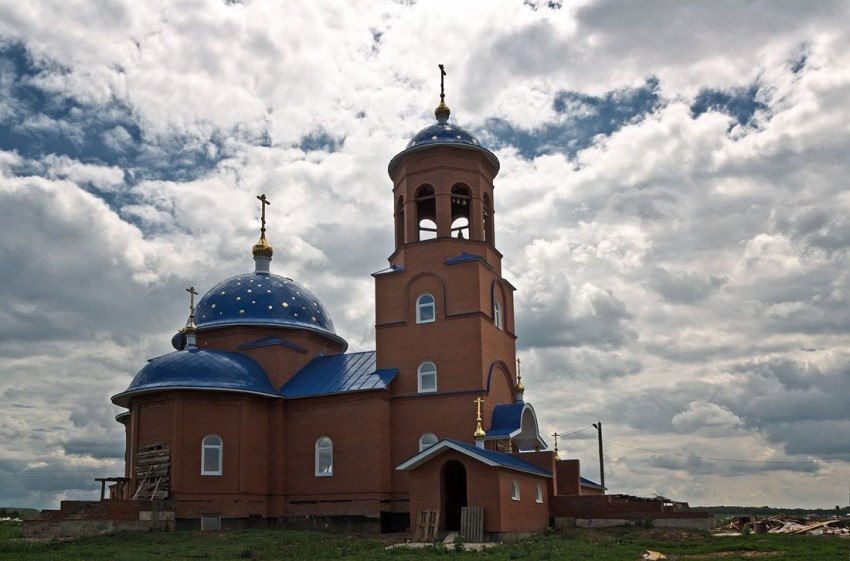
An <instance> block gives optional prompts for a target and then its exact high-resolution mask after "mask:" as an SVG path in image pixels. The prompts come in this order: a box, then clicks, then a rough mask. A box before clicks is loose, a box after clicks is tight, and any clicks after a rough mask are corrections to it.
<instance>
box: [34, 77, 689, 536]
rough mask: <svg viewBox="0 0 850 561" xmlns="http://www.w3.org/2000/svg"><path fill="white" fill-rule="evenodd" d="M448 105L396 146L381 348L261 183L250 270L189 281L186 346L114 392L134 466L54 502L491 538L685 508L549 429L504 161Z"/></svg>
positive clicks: (96, 514)
mask: <svg viewBox="0 0 850 561" xmlns="http://www.w3.org/2000/svg"><path fill="white" fill-rule="evenodd" d="M441 90H442V88H441ZM449 115H450V110H449V108H448V107H447V105H446V104H445V95H444V93H443V92H442V91H441V95H440V103H439V105H438V106H437V108H436V110H435V117H436V122H435V123H434V124H432V125H431V126H428V127H426V128H425V129H423V130H421V131H420V132H419V133H417V134H416V135H415V136H414V137H413V138H412V139H411V140H410V142H409V143H408V145H407V146H406V147H405V148H404V149H403V150H402V151H401V152H399V153H398V154H397V155H395V156H394V157H393V158H392V159H391V160H390V162H389V166H388V173H389V177H390V179H391V181H392V197H393V201H392V208H393V225H394V229H395V236H394V240H395V244H394V247H393V248H388V250H389V249H391V250H392V251H391V253H390V256H389V266H388V267H386V268H384V269H382V270H380V271H378V272H376V273H374V274H373V277H374V282H375V350H374V351H368V352H357V353H347V352H346V351H347V347H348V344H347V343H346V341H345V340H344V339H343V338H342V337H340V336H339V335H338V334H337V333H336V331H335V330H334V324H333V321H332V320H331V314H330V313H329V311H328V310H327V309H325V307H324V306H323V305H322V303H321V301H320V300H319V298H318V297H317V296H316V295H314V294H313V293H312V292H311V291H310V290H309V289H308V288H307V287H306V286H305V285H302V284H301V283H299V282H297V281H295V280H292V279H289V278H286V277H283V276H280V275H278V274H275V272H274V265H273V262H272V257H273V255H274V250H273V248H272V245H271V244H270V243H269V241H268V240H267V239H266V211H267V206H268V205H270V204H271V203H272V202H271V201H269V200H268V199H267V198H266V197H265V195H262V196H260V197H258V199H259V200H260V205H261V206H260V208H261V209H262V222H261V228H260V236H259V241H258V242H257V243H256V244H255V245H254V246H253V248H252V253H253V261H254V263H253V270H250V271H249V272H246V273H245V274H241V275H237V276H234V277H232V278H228V279H226V280H224V281H222V282H220V283H219V284H217V285H216V286H214V287H212V288H210V289H209V290H208V291H207V292H206V293H205V294H203V296H201V297H200V299H199V300H198V302H197V306H196V305H195V301H194V296H195V295H197V294H198V293H197V292H195V290H194V288H191V289H188V290H189V292H190V294H191V295H190V306H189V309H190V313H189V317H188V320H187V323H186V325H185V327H184V328H183V329H181V330H180V331H179V332H178V333H177V334H176V335H175V336H174V337H173V339H172V344H173V346H174V347H175V349H176V350H175V351H174V352H171V353H169V354H166V355H164V356H160V357H156V358H153V359H151V360H150V361H148V363H147V365H145V366H144V368H142V369H141V370H140V371H139V373H138V374H137V375H136V376H135V378H134V379H133V380H132V382H131V383H130V385H129V387H127V389H126V390H124V391H123V392H121V393H119V394H117V395H115V396H113V397H112V402H113V403H114V404H115V405H118V406H120V407H122V408H124V409H126V410H125V411H124V412H122V413H121V414H119V415H118V416H117V417H116V420H117V421H118V422H119V423H121V424H122V425H123V427H124V431H125V437H126V445H125V472H124V474H123V476H122V477H110V478H102V479H99V481H101V484H102V490H101V501H100V502H99V503H95V504H94V505H92V504H84V505H79V504H76V505H75V504H71V503H72V502H71V501H66V502H63V505H62V508H61V510H60V511H45V517H46V518H47V519H51V517H52V519H53V520H54V521H56V520H65V521H68V519H69V517H70V518H73V516H72V515H74V516H75V514H74V513H75V512H76V513H78V515H79V517H81V518H91V519H125V520H131V519H132V520H149V521H150V520H157V519H161V520H169V521H170V523H171V525H170V527H176V528H185V529H218V528H222V527H258V526H259V527H289V528H306V529H321V530H331V531H365V532H404V531H412V532H413V533H414V536H415V537H416V538H418V539H422V540H426V541H432V540H433V539H435V538H437V537H439V536H441V535H444V534H445V533H446V532H451V531H462V532H463V534H464V538H465V539H475V540H478V541H480V540H481V539H502V538H505V537H511V536H514V537H515V536H518V535H523V534H528V533H533V532H536V531H540V530H542V529H544V528H547V527H549V526H550V525H552V524H556V525H557V523H558V522H557V521H558V520H563V519H567V518H571V519H575V518H576V517H578V518H587V519H590V518H599V517H603V518H604V517H608V518H612V517H613V518H614V519H617V520H618V521H620V522H621V521H622V519H623V518H629V517H631V518H635V517H636V518H637V519H645V518H646V517H649V516H650V515H651V512H657V513H658V515H660V513H661V512H662V511H671V510H672V509H671V508H669V507H670V505H664V504H659V502H658V501H654V503H653V504H652V505H651V508H648V505H647V504H639V503H634V504H633V506H631V507H624V506H623V504H624V502H629V501H628V500H626V499H616V497H612V496H610V495H606V494H605V489H604V488H603V487H602V486H600V485H598V484H596V483H593V482H591V481H588V480H586V479H584V478H582V477H581V475H580V466H579V462H578V460H568V459H564V460H562V459H560V458H559V457H558V450H557V440H556V441H555V447H554V449H549V446H548V445H547V443H546V442H545V441H544V440H543V438H541V435H540V431H539V427H538V420H537V416H536V413H535V410H534V407H533V406H532V405H531V404H530V403H528V402H526V401H525V400H524V395H523V394H524V388H523V384H522V379H521V372H520V362H519V361H518V360H517V357H516V339H517V334H516V333H515V314H516V313H517V311H516V310H515V309H514V291H515V288H514V287H513V286H512V285H511V283H510V282H509V281H508V280H507V279H505V278H503V277H502V254H501V253H500V252H499V250H498V249H497V244H496V231H497V229H496V224H495V202H496V198H495V193H496V191H495V185H494V180H495V178H496V176H497V174H498V172H499V165H500V164H499V160H498V159H497V158H496V156H495V155H494V154H493V153H492V152H491V151H489V150H487V149H486V148H485V147H483V146H481V145H480V143H479V142H478V140H477V139H476V138H475V137H474V136H472V135H471V134H470V133H468V132H467V131H465V130H464V129H462V128H460V127H458V126H457V125H455V124H453V123H452V122H450V121H449ZM246 249H247V248H246ZM246 261H247V251H246ZM246 268H247V267H246ZM519 313H521V311H519ZM553 436H554V435H553ZM107 483H109V484H110V486H109V496H108V498H107V497H106V496H105V489H106V484H107ZM66 503H67V504H66ZM615 503H617V504H615ZM618 505H619V506H618ZM154 511H156V512H154ZM163 512H165V515H163ZM51 513H53V514H51ZM86 513H88V514H86ZM668 514H669V517H671V518H675V515H676V514H677V513H674V512H669V513H668ZM158 517H159V518H158ZM620 522H618V523H620ZM125 529H126V527H125Z"/></svg>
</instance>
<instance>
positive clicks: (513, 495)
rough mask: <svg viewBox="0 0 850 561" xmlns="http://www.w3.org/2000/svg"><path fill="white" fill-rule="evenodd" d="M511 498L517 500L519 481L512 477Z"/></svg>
mask: <svg viewBox="0 0 850 561" xmlns="http://www.w3.org/2000/svg"><path fill="white" fill-rule="evenodd" d="M511 500H512V501H518V500H519V483H517V480H516V479H514V480H513V481H512V482H511Z"/></svg>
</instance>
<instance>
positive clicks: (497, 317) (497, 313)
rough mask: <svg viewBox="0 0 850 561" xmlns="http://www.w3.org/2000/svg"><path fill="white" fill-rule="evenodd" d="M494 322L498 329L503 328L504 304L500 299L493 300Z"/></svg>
mask: <svg viewBox="0 0 850 561" xmlns="http://www.w3.org/2000/svg"><path fill="white" fill-rule="evenodd" d="M493 323H495V324H496V328H497V329H502V304H501V303H500V302H498V301H497V302H493Z"/></svg>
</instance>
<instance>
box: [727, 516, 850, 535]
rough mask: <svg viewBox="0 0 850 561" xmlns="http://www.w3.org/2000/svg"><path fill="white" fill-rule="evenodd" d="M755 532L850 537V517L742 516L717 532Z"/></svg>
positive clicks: (734, 533) (735, 533) (736, 533)
mask: <svg viewBox="0 0 850 561" xmlns="http://www.w3.org/2000/svg"><path fill="white" fill-rule="evenodd" d="M750 532H752V533H754V534H764V533H768V534H808V535H810V536H821V535H838V536H845V537H850V518H836V517H831V518H828V519H823V518H818V517H796V516H787V515H778V516H770V517H757V516H740V517H738V518H737V519H735V520H733V521H732V522H730V523H729V524H726V525H725V526H721V527H719V528H718V529H717V531H716V532H715V535H719V536H736V535H740V534H746V533H750Z"/></svg>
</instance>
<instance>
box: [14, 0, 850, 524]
mask: <svg viewBox="0 0 850 561" xmlns="http://www.w3.org/2000/svg"><path fill="white" fill-rule="evenodd" d="M848 28H850V17H848V5H847V3H846V2H839V1H835V2H829V1H821V2H816V3H800V2H790V1H788V2H781V1H770V2H766V1H765V2H756V1H754V2H749V3H742V2H721V1H716V2H691V3H688V2H680V1H678V0H675V1H656V2H651V3H645V4H643V5H639V4H638V3H635V2H628V1H625V0H622V1H617V0H600V1H584V2H570V1H567V0H564V1H551V2H547V1H546V0H526V1H524V2H523V1H522V0H510V1H509V0H503V1H488V2H469V1H464V0H452V1H448V2H437V1H427V2H425V1H422V2H413V1H410V2H375V1H366V0H362V1H360V2H348V1H342V0H339V1H332V0H330V1H314V2H297V3H295V2H292V3H288V4H287V5H285V6H284V5H283V4H282V3H280V2H274V1H271V0H270V1H260V0H258V1H250V0H245V1H238V0H187V1H184V2H180V3H167V2H133V1H130V0H110V1H102V2H94V3H93V2H82V1H80V2H76V1H70V0H56V1H47V0H38V1H33V2H20V1H16V0H0V233H1V234H2V235H0V504H2V505H6V506H32V507H50V506H56V505H57V504H58V501H59V500H60V499H63V498H83V499H86V498H88V499H93V498H96V497H97V491H99V485H98V484H97V483H95V482H94V481H92V478H93V477H98V476H115V475H120V474H121V473H122V461H123V460H122V454H123V433H122V431H121V430H120V425H118V424H117V423H116V422H115V421H114V419H113V417H114V415H115V414H116V413H118V412H119V411H120V410H119V409H118V408H116V407H114V406H113V405H112V404H111V403H110V401H109V397H110V396H111V395H113V394H115V393H117V392H119V391H121V390H123V389H124V388H126V386H127V384H128V383H129V381H130V380H131V379H132V377H133V375H134V374H135V373H136V372H137V371H138V370H139V369H140V368H141V367H142V366H143V365H144V364H145V360H146V359H148V358H150V357H153V356H156V355H159V354H163V353H165V352H168V351H169V350H171V348H170V345H169V340H170V338H171V335H172V334H173V333H174V332H175V331H176V329H178V328H179V327H180V326H181V325H182V324H183V323H184V322H185V319H186V311H187V302H186V298H185V296H186V295H185V292H184V288H186V287H187V286H189V285H194V286H196V287H198V288H199V290H201V292H204V291H205V290H207V289H209V288H210V287H212V286H213V285H214V284H215V283H216V282H218V281H220V280H222V279H224V278H226V277H228V276H231V275H234V274H237V273H240V272H245V271H248V270H251V269H252V267H253V263H252V261H251V256H250V247H251V245H252V244H253V243H254V242H255V241H256V238H257V222H258V215H259V210H258V208H257V204H256V202H257V201H256V199H255V198H254V197H255V195H257V194H259V193H266V194H267V195H268V197H269V199H270V200H271V201H272V206H271V207H270V229H269V236H268V237H269V241H270V242H271V243H272V245H273V246H274V247H275V258H274V262H273V264H272V267H273V271H274V272H277V273H279V274H283V275H286V276H289V277H292V278H294V279H297V280H299V281H300V282H302V283H303V284H305V285H306V286H307V287H308V288H310V290H311V291H313V292H314V293H315V294H316V295H318V296H319V297H320V298H321V299H322V301H323V302H324V304H325V306H326V307H327V308H328V310H329V311H330V312H331V315H332V317H333V319H334V322H335V324H336V327H337V331H338V333H339V334H340V335H342V336H343V337H345V338H346V339H347V340H348V341H349V342H350V344H351V349H352V350H368V349H372V348H374V346H373V345H374V343H373V341H374V328H373V324H374V306H373V298H374V292H373V291H374V288H373V283H372V278H371V277H370V273H372V272H374V271H377V270H380V269H383V268H384V267H385V266H386V264H387V262H386V259H387V256H388V255H389V254H390V252H391V251H392V244H393V236H392V197H391V187H392V186H391V183H390V181H389V179H388V177H387V173H386V165H387V163H388V162H389V160H390V158H392V156H393V155H395V154H396V153H398V152H399V151H401V150H402V149H403V148H404V147H405V145H406V143H407V141H408V140H409V139H410V137H412V136H413V135H414V133H415V132H416V131H418V130H419V129H421V128H422V127H425V126H427V125H429V124H431V123H432V122H433V119H434V117H433V109H434V107H435V106H436V105H437V102H438V101H439V98H438V94H439V71H438V69H437V64H438V63H443V64H445V66H446V69H447V72H448V76H447V98H446V101H447V103H448V105H449V106H450V107H451V109H452V121H454V122H455V123H456V124H458V125H460V126H462V127H464V128H466V129H467V130H469V131H470V132H472V133H473V134H475V135H476V136H478V137H479V138H480V139H481V141H482V143H483V144H484V145H486V146H488V147H489V148H490V149H491V150H493V151H494V152H495V153H496V155H497V156H498V157H499V159H500V160H501V163H502V171H501V173H500V175H499V176H498V178H497V183H496V192H495V196H496V241H497V244H498V246H499V248H500V250H501V251H502V252H503V253H504V255H505V258H504V265H505V270H504V273H505V277H506V278H507V279H508V280H510V282H511V283H513V284H514V285H515V286H516V287H517V288H518V292H517V295H516V308H517V330H518V335H519V340H518V348H519V355H520V357H521V358H522V359H523V374H524V376H523V381H524V382H525V385H526V386H527V388H528V391H527V394H526V397H527V399H528V400H529V401H531V402H532V403H534V404H535V407H536V409H537V412H538V416H539V417H540V419H541V421H542V422H543V424H542V427H541V428H542V430H544V431H545V432H546V434H550V433H552V432H554V431H558V432H560V433H562V434H568V433H572V434H570V435H569V436H566V437H564V438H562V440H561V442H560V447H561V449H562V451H563V452H562V453H563V455H565V456H569V457H577V458H579V459H580V460H581V461H582V466H583V470H584V475H585V476H587V477H589V478H591V479H597V477H598V466H597V456H596V432H595V430H594V429H592V428H589V427H590V425H591V423H593V422H596V421H602V423H603V427H604V435H605V461H606V464H605V472H606V483H607V485H608V487H609V488H610V490H611V492H620V493H631V494H639V495H646V496H651V495H652V494H654V493H657V494H663V495H665V496H669V497H672V498H675V499H679V500H686V501H689V502H690V503H691V504H703V505H708V504H742V505H764V504H769V505H773V506H809V507H816V506H817V507H827V508H831V507H833V506H834V505H846V504H847V490H848V483H850V466H848V460H850V406H848V404H850V383H848V379H850V329H849V328H850V288H848V282H849V281H850V278H848V277H850V273H848V271H850V193H849V192H848V190H847V188H846V186H847V183H848V179H847V178H848V177H850V162H848V160H850V158H848V156H850V48H848V47H849V46H850V34H848V33H847V30H848ZM550 442H551V439H550Z"/></svg>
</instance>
